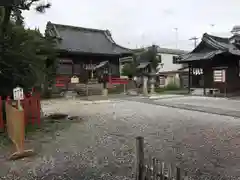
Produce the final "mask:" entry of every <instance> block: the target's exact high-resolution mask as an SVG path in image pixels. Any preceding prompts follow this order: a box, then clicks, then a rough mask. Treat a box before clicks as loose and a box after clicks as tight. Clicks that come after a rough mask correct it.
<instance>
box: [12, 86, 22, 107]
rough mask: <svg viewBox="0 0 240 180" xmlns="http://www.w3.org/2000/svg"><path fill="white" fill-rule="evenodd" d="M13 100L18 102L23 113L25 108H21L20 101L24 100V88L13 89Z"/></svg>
mask: <svg viewBox="0 0 240 180" xmlns="http://www.w3.org/2000/svg"><path fill="white" fill-rule="evenodd" d="M13 99H14V100H15V101H17V105H18V110H20V111H22V110H23V108H22V106H21V102H20V101H21V100H23V99H24V94H23V88H21V87H16V88H14V89H13Z"/></svg>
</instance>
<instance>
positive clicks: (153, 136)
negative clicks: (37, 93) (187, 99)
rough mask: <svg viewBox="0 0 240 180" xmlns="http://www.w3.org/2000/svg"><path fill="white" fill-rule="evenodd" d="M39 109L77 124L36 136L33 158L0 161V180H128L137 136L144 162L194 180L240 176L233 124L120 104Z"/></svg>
mask: <svg viewBox="0 0 240 180" xmlns="http://www.w3.org/2000/svg"><path fill="white" fill-rule="evenodd" d="M43 109H44V111H45V112H46V113H51V112H59V111H60V112H63V113H69V114H70V115H73V116H80V117H81V118H82V120H81V121H79V122H76V123H73V124H72V125H71V126H70V127H68V128H66V129H64V130H62V131H59V132H58V134H57V136H56V137H55V138H52V137H51V136H49V135H48V134H45V135H43V134H38V135H36V136H35V139H38V140H39V139H40V137H41V148H39V150H38V151H39V154H38V155H37V156H35V157H32V158H26V159H24V160H20V161H16V162H9V161H4V160H0V161H1V162H0V163H1V169H0V177H1V178H0V179H9V180H10V179H11V180H12V179H30V180H31V179H46V180H52V179H66V180H67V179H73V180H79V179H132V177H133V173H134V163H135V162H134V160H135V159H134V156H135V150H134V148H135V137H136V136H139V135H141V136H143V137H144V138H145V152H146V156H147V155H153V156H155V157H157V158H159V159H160V160H162V159H164V160H165V161H166V162H168V163H169V162H171V163H174V164H179V165H180V166H181V167H182V168H184V169H186V170H188V171H189V172H190V174H192V175H196V176H197V177H195V179H205V178H206V177H208V178H212V179H217V178H219V176H221V177H223V179H229V178H230V176H231V178H232V179H234V178H236V179H237V177H238V176H240V165H238V164H239V159H240V151H239V147H240V133H239V132H240V131H239V129H240V119H238V118H233V117H227V116H220V115H214V114H207V113H202V112H196V111H187V110H180V109H174V108H168V107H162V106H157V105H151V104H146V103H140V102H133V101H125V100H121V101H118V100H115V101H114V102H111V103H109V102H106V103H101V104H97V103H96V104H84V103H82V101H77V100H66V101H58V100H55V101H51V102H49V101H48V102H47V101H45V102H43ZM36 143H37V141H36ZM38 143H40V142H38ZM173 147H174V148H175V149H177V153H175V152H176V151H173Z"/></svg>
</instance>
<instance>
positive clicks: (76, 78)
mask: <svg viewBox="0 0 240 180" xmlns="http://www.w3.org/2000/svg"><path fill="white" fill-rule="evenodd" d="M71 83H73V84H78V83H79V78H78V77H77V76H73V77H72V78H71Z"/></svg>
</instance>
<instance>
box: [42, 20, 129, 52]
mask: <svg viewBox="0 0 240 180" xmlns="http://www.w3.org/2000/svg"><path fill="white" fill-rule="evenodd" d="M46 30H47V32H48V33H49V34H50V35H52V36H55V37H57V38H58V39H59V41H58V49H59V50H64V51H69V52H75V53H92V54H107V55H123V54H132V51H131V50H130V49H128V48H124V47H122V46H120V45H118V44H117V43H115V41H114V40H113V39H112V37H111V33H110V32H109V31H108V30H99V29H91V28H83V27H76V26H69V25H62V24H54V23H51V22H48V23H47V29H46Z"/></svg>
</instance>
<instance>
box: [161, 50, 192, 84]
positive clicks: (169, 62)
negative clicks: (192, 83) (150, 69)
mask: <svg viewBox="0 0 240 180" xmlns="http://www.w3.org/2000/svg"><path fill="white" fill-rule="evenodd" d="M185 53H187V51H183V50H179V49H167V48H160V47H159V48H158V56H159V57H160V58H161V63H160V64H159V66H158V68H157V70H158V72H157V74H158V77H159V85H160V86H161V87H165V86H167V85H169V84H175V85H177V86H180V85H181V81H182V80H181V75H183V74H186V73H187V71H185V67H184V66H183V65H182V64H175V63H174V61H176V58H177V57H178V56H179V55H182V54H185Z"/></svg>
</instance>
